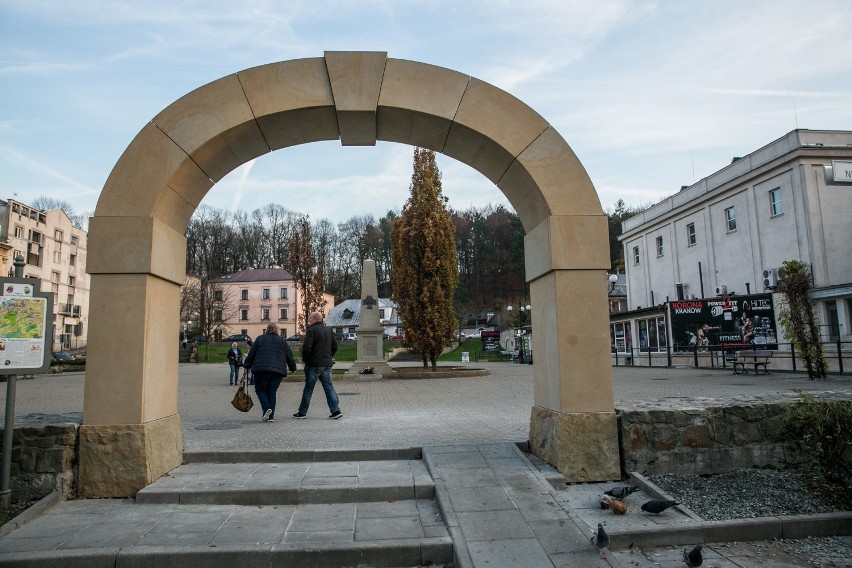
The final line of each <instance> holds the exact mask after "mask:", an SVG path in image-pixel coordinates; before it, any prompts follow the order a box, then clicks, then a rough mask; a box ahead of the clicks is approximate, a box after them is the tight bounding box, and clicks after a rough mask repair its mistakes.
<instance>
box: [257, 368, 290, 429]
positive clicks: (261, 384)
mask: <svg viewBox="0 0 852 568" xmlns="http://www.w3.org/2000/svg"><path fill="white" fill-rule="evenodd" d="M283 378H284V377H283V376H281V375H279V374H278V373H270V372H268V371H258V372H256V373H255V374H254V392H255V394H257V401H258V402H259V403H260V411H261V412H262V413H264V414H265V413H266V411H267V410H268V409H271V410H272V415H271V416H270V418H274V417H275V401H276V399H275V393H277V392H278V387H280V386H281V379H283Z"/></svg>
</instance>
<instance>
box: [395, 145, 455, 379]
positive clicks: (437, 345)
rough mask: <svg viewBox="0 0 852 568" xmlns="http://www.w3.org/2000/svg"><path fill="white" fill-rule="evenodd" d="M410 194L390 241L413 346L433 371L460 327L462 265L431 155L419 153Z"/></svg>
mask: <svg viewBox="0 0 852 568" xmlns="http://www.w3.org/2000/svg"><path fill="white" fill-rule="evenodd" d="M409 189H410V191H411V195H410V196H409V197H408V200H407V201H406V202H405V205H404V206H403V209H402V214H401V215H400V217H399V220H398V221H397V222H396V224H395V225H394V227H393V233H392V237H391V240H392V249H391V258H392V262H391V281H392V283H393V299H394V301H395V302H396V303H397V305H398V306H399V308H398V309H399V314H400V317H401V318H402V320H403V321H404V322H405V338H406V342H407V344H408V346H409V347H411V348H412V349H414V350H415V351H417V352H419V353H420V354H421V355H422V356H423V366H424V367H426V366H427V364H428V362H431V363H432V370H433V371H434V370H435V369H436V367H437V360H438V356H439V355H440V354H441V352H442V351H443V349H444V347H445V346H447V345H449V343H450V341H451V339H452V337H453V332H454V330H455V329H456V325H457V324H456V318H455V315H454V312H453V294H454V292H455V288H456V284H458V262H457V257H456V246H455V240H454V234H455V227H454V226H453V223H452V218H451V216H450V213H449V211H448V210H447V198H446V197H444V195H443V194H442V193H441V173H440V172H439V171H438V166H437V164H436V162H435V153H434V152H432V151H431V150H426V149H422V148H415V149H414V172H413V173H412V175H411V186H410V188H409Z"/></svg>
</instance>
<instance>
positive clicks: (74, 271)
mask: <svg viewBox="0 0 852 568" xmlns="http://www.w3.org/2000/svg"><path fill="white" fill-rule="evenodd" d="M87 237H88V234H87V233H86V231H84V230H83V229H78V228H77V227H75V226H74V224H73V223H72V222H71V219H70V218H69V217H68V215H67V214H66V213H65V212H64V211H62V210H61V209H51V210H50V211H41V210H39V209H35V208H33V207H30V206H28V205H25V204H23V203H21V202H19V201H15V200H13V199H10V200H8V201H2V200H0V262H2V265H0V266H1V267H0V270H2V271H3V274H6V275H8V274H10V271H12V270H13V264H12V263H13V262H14V259H15V257H16V256H18V255H21V256H22V257H23V258H24V260H25V261H26V266H24V274H23V275H24V277H25V278H38V279H39V280H40V281H41V286H40V290H41V291H42V292H52V293H53V315H54V325H53V350H54V351H59V350H62V349H76V348H82V347H85V346H86V337H87V335H88V321H89V275H88V274H86V241H87Z"/></svg>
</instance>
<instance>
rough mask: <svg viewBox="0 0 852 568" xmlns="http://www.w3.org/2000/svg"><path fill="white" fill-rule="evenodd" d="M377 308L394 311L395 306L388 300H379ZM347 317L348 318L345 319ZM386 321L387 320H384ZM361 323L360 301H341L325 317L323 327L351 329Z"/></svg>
mask: <svg viewBox="0 0 852 568" xmlns="http://www.w3.org/2000/svg"><path fill="white" fill-rule="evenodd" d="M378 307H379V308H384V309H391V310H395V309H396V304H395V303H394V302H392V301H391V300H389V299H388V298H379V305H378ZM346 315H349V316H350V317H346ZM385 319H387V318H385ZM360 321H361V300H360V299H354V300H343V301H342V302H340V303H339V304H337V305H336V306H334V307H333V308H331V310H329V312H328V315H326V316H325V325H327V326H329V327H352V326H353V325H357V324H358V323H359V322H360Z"/></svg>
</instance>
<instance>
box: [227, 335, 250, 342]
mask: <svg viewBox="0 0 852 568" xmlns="http://www.w3.org/2000/svg"><path fill="white" fill-rule="evenodd" d="M249 339H251V337H249V336H248V335H246V334H245V333H235V334H234V335H229V336H228V337H226V338H225V341H226V342H228V343H233V342H234V341H236V342H237V343H245V342H246V341H248V340H249Z"/></svg>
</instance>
